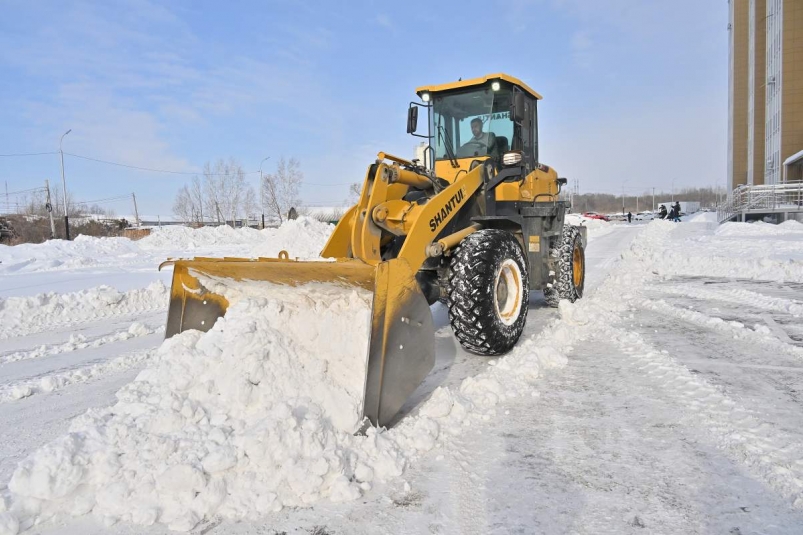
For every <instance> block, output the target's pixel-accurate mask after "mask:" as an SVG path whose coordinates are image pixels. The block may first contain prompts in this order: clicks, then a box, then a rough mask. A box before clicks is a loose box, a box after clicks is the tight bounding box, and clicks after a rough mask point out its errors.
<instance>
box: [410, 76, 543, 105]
mask: <svg viewBox="0 0 803 535" xmlns="http://www.w3.org/2000/svg"><path fill="white" fill-rule="evenodd" d="M491 80H503V81H505V82H510V83H511V84H515V85H517V86H519V87H520V88H521V89H523V90H524V91H526V92H527V93H529V94H530V96H532V97H534V98H536V99H538V100H541V99H542V98H543V97H542V96H541V95H539V94H538V93H536V92H535V91H533V89H532V88H531V87H530V86H528V85H527V84H525V83H524V82H522V81H521V80H519V79H518V78H514V77H513V76H510V75H508V74H503V73H498V74H488V75H485V76H482V77H480V78H472V79H470V80H461V81H459V82H450V83H448V84H440V85H425V86H422V87H419V88H416V90H415V92H416V94H417V95H421V93H425V92H428V93H438V92H441V91H449V90H451V89H461V88H464V87H473V86H478V85H483V84H486V83H488V82H489V81H491Z"/></svg>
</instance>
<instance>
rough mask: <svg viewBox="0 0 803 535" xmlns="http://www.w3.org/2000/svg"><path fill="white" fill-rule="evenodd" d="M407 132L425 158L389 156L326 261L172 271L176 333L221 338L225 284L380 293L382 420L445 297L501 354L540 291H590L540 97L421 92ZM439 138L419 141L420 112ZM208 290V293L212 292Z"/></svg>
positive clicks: (371, 400)
mask: <svg viewBox="0 0 803 535" xmlns="http://www.w3.org/2000/svg"><path fill="white" fill-rule="evenodd" d="M416 93H417V94H418V97H419V98H420V101H416V102H411V103H410V106H409V109H408V121H407V132H408V133H409V134H412V135H413V136H417V137H420V138H423V139H425V140H426V142H425V143H424V146H425V147H426V149H425V150H424V153H423V157H422V158H420V159H416V160H412V161H408V160H405V159H403V158H398V157H395V156H391V155H389V154H385V153H379V155H378V157H377V159H376V161H375V162H373V163H372V164H371V165H370V166H369V167H368V171H367V173H366V174H365V179H364V182H363V187H362V192H361V194H360V199H359V201H358V202H357V204H356V205H354V206H353V207H351V209H350V210H349V211H348V212H347V213H346V214H345V216H344V217H343V218H342V219H341V220H340V222H339V223H338V224H337V226H336V227H335V229H334V232H333V233H332V235H331V237H330V238H329V241H328V243H327V244H326V246H325V247H324V249H323V251H322V252H321V256H322V257H323V258H326V259H331V261H328V262H322V261H295V260H291V259H289V258H288V257H287V255H286V254H282V255H280V258H270V259H268V258H259V259H236V258H222V259H213V258H196V259H193V260H179V261H175V262H172V263H173V264H174V271H173V285H172V290H171V300H170V309H169V314H168V320H167V331H166V336H167V337H170V336H173V335H175V334H177V333H180V332H182V331H185V330H187V329H200V330H202V331H206V330H209V329H210V328H211V327H212V325H213V324H214V323H215V321H216V320H217V318H219V317H221V316H223V315H224V314H225V312H226V308H227V307H228V306H229V302H228V301H227V299H226V298H225V297H224V296H222V295H220V294H217V293H214V292H212V291H210V290H209V289H208V288H207V287H206V286H205V284H204V281H206V280H213V281H216V282H220V281H229V282H230V283H231V284H237V282H236V281H263V282H269V283H273V284H276V285H285V286H302V285H307V284H313V283H334V284H337V285H340V286H342V288H344V290H345V291H348V290H349V289H351V288H353V287H361V288H363V289H367V290H369V291H371V292H373V307H372V311H371V315H372V322H371V333H370V343H369V347H368V348H366V355H365V361H364V363H365V366H364V369H363V370H355V373H358V374H359V373H364V375H365V382H364V391H363V392H362V393H361V394H362V400H363V405H362V413H363V415H364V419H363V422H364V425H367V423H368V422H370V424H372V425H375V426H384V425H386V424H387V423H388V422H389V421H391V419H392V418H393V417H394V416H395V415H396V414H397V413H398V411H399V410H400V409H401V407H402V405H403V404H404V403H405V401H406V400H407V398H408V397H409V396H410V394H412V393H413V391H414V390H415V389H416V388H417V387H418V386H419V384H421V382H422V381H423V380H424V378H425V377H426V376H427V375H428V374H429V372H430V371H431V370H432V367H433V365H434V362H435V336H434V328H433V323H432V316H431V313H430V305H432V304H434V303H435V302H437V301H439V300H440V301H442V302H444V303H445V304H446V305H447V306H448V309H449V321H450V324H451V327H452V329H453V331H454V335H455V337H456V338H457V340H458V341H459V342H460V344H461V345H462V346H463V347H464V348H465V349H466V350H468V351H470V352H473V353H476V354H480V355H500V354H504V353H506V352H508V351H510V350H511V349H512V348H513V347H514V345H515V344H516V342H517V341H518V339H519V337H520V336H521V333H522V331H523V329H524V324H525V321H526V318H527V310H528V301H529V297H528V296H529V292H530V290H541V291H543V292H544V297H545V301H546V303H547V304H549V305H552V306H557V304H558V302H559V301H560V300H562V299H567V300H569V301H575V300H576V299H578V298H579V297H581V296H582V294H583V283H584V279H585V256H584V247H585V241H586V240H585V233H584V231H585V228H583V227H574V226H570V225H567V224H564V214H565V212H566V205H565V203H564V202H562V201H560V200H559V197H558V195H559V193H560V190H561V186H562V185H564V184H565V183H566V179H563V178H558V175H557V173H556V172H555V170H554V169H552V168H550V167H548V166H546V165H544V164H542V163H541V162H540V161H539V158H538V128H537V103H538V100H540V99H541V96H540V95H539V94H538V93H536V92H535V91H533V90H532V89H530V88H529V87H528V86H527V85H526V84H524V83H523V82H522V81H520V80H518V79H516V78H514V77H512V76H508V75H506V74H492V75H488V76H484V77H481V78H475V79H471V80H461V81H458V82H454V83H448V84H443V85H433V86H425V87H420V88H418V89H417V90H416ZM420 109H423V110H424V111H425V112H426V116H427V121H428V125H427V132H426V133H425V134H422V133H417V132H418V131H419V129H418V116H419V110H420ZM207 286H210V285H207Z"/></svg>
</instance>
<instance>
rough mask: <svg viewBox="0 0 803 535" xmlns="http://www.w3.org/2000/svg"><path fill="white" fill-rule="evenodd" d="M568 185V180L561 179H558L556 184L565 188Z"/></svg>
mask: <svg viewBox="0 0 803 535" xmlns="http://www.w3.org/2000/svg"><path fill="white" fill-rule="evenodd" d="M568 183H569V179H568V178H563V177H561V178H558V184H560V185H561V186H565V185H566V184H568Z"/></svg>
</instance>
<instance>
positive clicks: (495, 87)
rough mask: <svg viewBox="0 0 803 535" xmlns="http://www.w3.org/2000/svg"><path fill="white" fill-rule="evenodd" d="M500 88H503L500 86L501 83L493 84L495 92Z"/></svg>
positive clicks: (492, 87)
mask: <svg viewBox="0 0 803 535" xmlns="http://www.w3.org/2000/svg"><path fill="white" fill-rule="evenodd" d="M500 87H501V86H500V85H499V82H493V83H491V89H493V90H494V91H499V88H500Z"/></svg>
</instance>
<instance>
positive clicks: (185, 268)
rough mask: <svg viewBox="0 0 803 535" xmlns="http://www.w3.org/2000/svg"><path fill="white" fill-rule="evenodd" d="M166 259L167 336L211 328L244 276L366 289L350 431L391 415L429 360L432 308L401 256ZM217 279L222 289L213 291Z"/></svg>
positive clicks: (244, 291)
mask: <svg viewBox="0 0 803 535" xmlns="http://www.w3.org/2000/svg"><path fill="white" fill-rule="evenodd" d="M170 263H172V264H173V265H174V268H173V284H172V288H171V292H170V307H169V310H168V316H167V328H166V332H165V337H166V338H169V337H171V336H173V335H176V334H178V333H181V332H183V331H186V330H188V329H198V330H201V331H208V330H209V329H211V328H212V326H213V325H214V323H215V321H216V320H217V319H218V318H220V317H221V316H223V315H224V314H225V313H226V309H227V307H228V306H229V298H232V299H235V298H237V296H238V293H239V295H242V296H243V297H247V292H248V290H247V284H238V283H243V282H247V281H257V282H268V283H272V284H275V285H279V286H290V287H299V286H302V285H305V284H311V283H331V284H335V285H338V286H342V287H343V288H344V290H346V291H350V290H351V289H353V288H354V287H360V288H363V289H365V290H368V291H370V292H372V293H373V298H372V309H371V332H370V336H369V347H367V348H365V360H362V359H358V360H359V362H361V363H362V364H363V366H362V369H359V370H354V373H360V374H363V376H364V378H365V381H364V383H363V385H364V387H363V392H362V400H363V403H362V414H363V417H364V418H363V425H362V429H355V431H360V430H364V428H365V427H367V426H368V422H370V424H371V425H374V426H378V427H381V426H384V425H386V424H387V423H388V422H389V421H391V420H392V419H393V417H394V416H395V415H396V414H397V413H398V412H399V410H400V409H401V407H402V405H404V403H405V401H406V400H407V398H408V397H409V396H410V394H412V393H413V391H414V390H415V389H416V388H417V387H418V385H420V384H421V382H422V381H423V380H424V378H425V377H426V376H427V375H428V374H429V372H430V371H431V370H432V367H433V366H434V364H435V331H434V328H433V325H432V315H431V313H430V310H429V305H428V304H427V301H426V299H425V298H424V295H423V294H422V293H421V290H420V288H419V286H418V283H417V282H416V280H415V274H414V273H413V272H412V270H411V269H410V267H409V265H408V264H407V262H406V260H404V259H400V258H397V259H393V260H389V261H386V262H382V263H380V264H379V265H377V266H371V265H369V264H366V263H364V262H362V261H360V260H354V259H345V260H339V261H336V262H304V261H294V260H289V259H287V257H286V253H285V254H284V258H279V259H275V258H260V259H258V260H251V259H242V258H217V259H216V258H195V259H193V260H178V261H175V262H172V261H171V262H165V263H163V264H162V266H164V265H166V264H170ZM162 266H160V268H161V267H162ZM218 285H223V286H225V287H226V291H225V292H219V293H218V292H216V291H212V289H214V288H218ZM222 293H226V295H227V296H228V298H227V297H225V296H224V295H222ZM232 296H234V297H232ZM366 419H367V421H366Z"/></svg>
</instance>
